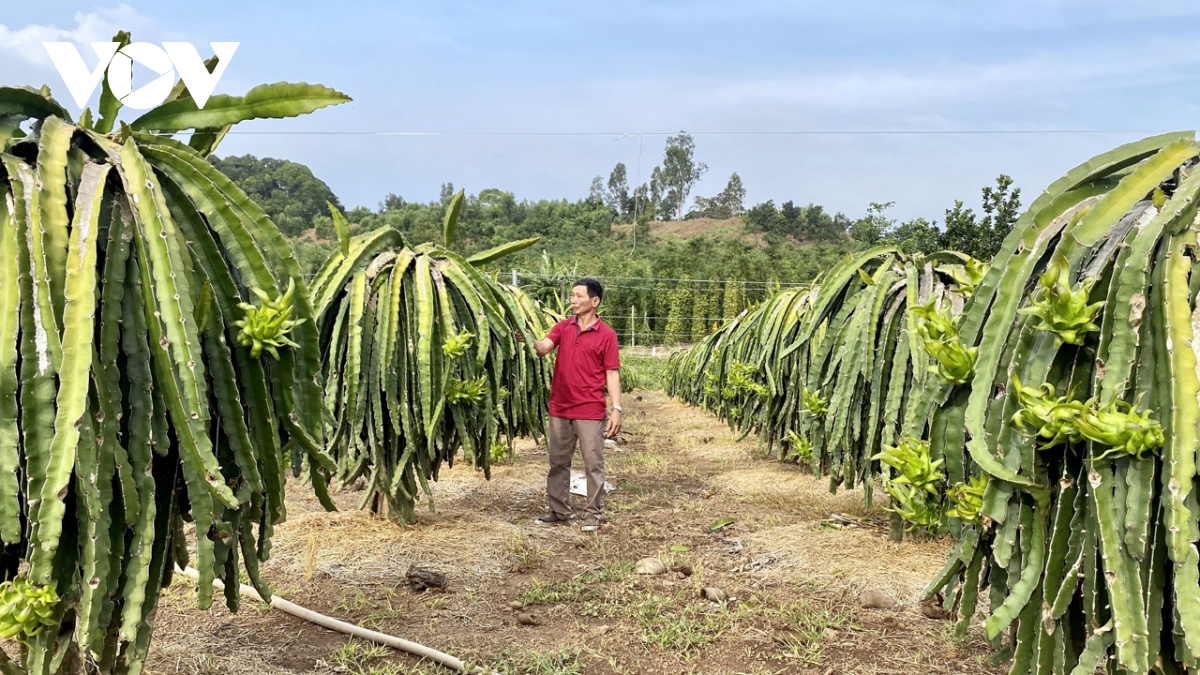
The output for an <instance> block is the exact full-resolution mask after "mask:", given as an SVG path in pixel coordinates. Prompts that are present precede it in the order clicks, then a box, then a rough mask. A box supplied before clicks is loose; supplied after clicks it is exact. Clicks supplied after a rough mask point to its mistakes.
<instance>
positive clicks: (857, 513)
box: [148, 392, 1002, 675]
mask: <svg viewBox="0 0 1200 675" xmlns="http://www.w3.org/2000/svg"><path fill="white" fill-rule="evenodd" d="M627 400H628V404H627V406H626V408H627V413H626V432H624V433H623V434H622V437H621V438H620V439H619V444H618V447H617V449H612V448H610V449H609V452H608V456H607V463H608V474H609V481H610V482H611V483H612V485H613V486H614V487H615V490H614V491H613V492H612V493H611V495H610V496H609V499H608V502H607V505H606V516H607V518H608V521H609V522H608V523H607V524H606V525H605V527H604V528H603V529H601V531H600V532H598V533H595V534H587V533H583V532H581V531H580V530H579V529H578V527H577V526H575V525H570V526H557V527H555V526H539V525H536V524H534V522H533V519H534V518H535V517H536V516H537V515H539V514H540V513H542V512H543V509H544V508H545V504H544V489H545V465H546V453H545V448H544V446H542V447H536V446H534V445H533V444H532V443H530V444H526V445H524V446H521V447H519V448H518V452H517V456H516V458H515V460H514V461H512V462H511V463H505V464H502V465H499V466H497V467H495V469H494V472H493V478H492V480H491V481H490V482H487V481H484V480H483V477H482V475H479V474H476V473H474V472H472V471H471V470H469V469H467V468H464V467H456V468H455V469H453V470H451V471H448V472H446V473H444V474H443V476H442V480H441V481H440V482H439V483H437V484H436V487H435V503H436V507H437V510H436V512H432V513H430V512H427V511H426V512H423V513H422V514H421V516H420V518H419V521H418V522H417V524H416V525H414V526H412V527H407V528H406V527H400V526H398V525H396V524H394V523H392V522H390V521H387V520H383V519H380V518H375V517H373V516H371V515H369V514H368V513H364V512H361V511H357V510H356V507H357V505H358V500H359V499H360V498H361V494H362V493H360V492H354V491H353V489H347V490H344V491H342V492H341V493H339V494H338V495H337V501H338V504H339V506H340V508H342V509H343V510H342V511H340V512H337V513H325V512H324V511H322V510H321V509H320V507H319V506H318V505H317V504H316V502H315V500H313V499H312V498H311V496H310V495H309V494H308V489H307V488H306V487H305V486H304V485H302V484H299V483H294V484H292V485H291V486H290V487H289V500H290V501H289V505H288V510H289V520H288V522H287V523H285V524H284V525H282V526H281V527H280V528H278V530H277V536H276V540H275V541H276V543H275V547H274V549H273V551H274V553H273V557H272V560H271V561H270V562H269V563H268V564H267V566H266V568H265V575H266V577H267V578H268V579H269V581H270V582H271V584H272V586H273V588H274V589H275V591H276V592H277V593H279V594H280V595H281V596H283V597H284V598H287V599H289V600H292V601H293V602H297V603H299V604H301V605H304V606H306V607H309V608H312V609H314V610H317V611H320V612H323V613H326V614H330V615H332V616H336V617H338V618H342V619H345V620H348V621H353V622H355V623H358V624H361V625H364V626H368V627H371V628H374V629H376V630H380V631H383V632H386V633H391V634H393V635H398V636H401V637H404V638H407V639H410V640H415V641H417V642H420V643H423V644H426V645H429V646H431V647H434V648H436V649H440V650H443V651H447V652H450V653H452V654H454V655H456V656H458V657H460V658H463V659H466V660H468V661H470V662H473V663H477V664H482V665H484V666H486V667H487V668H488V669H489V671H494V672H498V673H504V674H515V673H528V674H534V675H571V674H576V673H579V674H582V673H586V674H589V675H591V674H609V673H612V674H626V673H628V674H633V673H725V674H733V673H755V674H758V673H814V674H817V675H829V674H833V673H863V674H868V673H870V674H880V675H881V674H884V673H906V674H907V673H923V674H929V675H933V674H940V673H946V674H950V673H955V674H958V673H962V674H970V675H974V674H976V673H990V672H1002V671H1001V670H999V669H993V668H989V667H988V666H987V658H988V655H989V653H988V651H987V649H986V647H985V646H984V645H983V643H982V641H981V640H980V639H979V637H978V636H977V635H975V636H974V637H972V638H971V639H969V640H967V641H966V642H956V641H954V640H953V639H952V637H951V635H950V630H949V627H950V624H948V623H947V622H945V621H941V620H935V619H929V618H926V617H925V616H924V615H923V614H922V613H921V612H920V611H919V607H918V605H917V604H916V601H917V600H918V597H919V595H920V592H921V589H922V588H923V586H924V584H925V583H926V582H927V581H928V579H929V577H930V576H931V575H932V574H934V573H935V572H936V571H937V569H939V568H940V567H941V565H942V563H943V562H944V559H945V556H946V554H947V552H948V543H947V542H944V541H938V542H924V543H911V542H905V543H900V544H896V543H893V542H890V541H888V540H887V536H886V528H885V527H883V523H884V522H885V520H886V519H885V515H886V514H885V513H884V512H883V511H881V510H879V509H878V508H877V509H875V510H867V509H865V508H864V506H863V501H862V494H861V492H858V491H852V492H842V493H839V494H838V495H836V496H834V495H830V494H829V493H828V491H827V488H826V485H827V483H826V481H824V480H818V479H814V478H812V477H810V476H806V475H804V474H802V473H801V472H800V471H798V470H797V469H796V468H795V467H793V466H790V465H780V464H778V463H776V462H774V461H770V460H767V459H764V458H761V457H759V456H757V454H756V448H755V443H754V441H753V439H748V440H746V441H742V442H737V441H736V440H735V439H734V437H733V436H732V435H731V434H730V433H729V432H728V430H727V429H726V428H725V427H723V426H722V425H721V424H720V423H719V422H717V421H716V420H714V419H713V418H711V417H710V416H708V415H707V414H705V413H703V412H701V411H699V410H696V409H692V408H688V407H686V406H684V405H682V404H680V403H678V402H676V401H672V400H670V399H668V398H667V397H666V396H665V395H663V394H662V393H661V392H637V394H636V395H629V396H627ZM579 506H580V507H581V506H582V499H579ZM832 514H843V515H845V516H849V517H851V519H854V518H861V519H863V521H862V524H859V525H852V526H842V527H839V526H838V525H837V523H836V522H834V523H831V522H829V519H830V516H831V515H832ZM720 519H733V523H732V524H730V525H727V526H725V527H723V528H721V529H719V530H717V531H715V532H714V531H710V526H711V525H713V524H714V523H715V522H716V521H718V520H720ZM643 558H655V559H658V560H659V561H661V562H662V563H664V565H665V566H666V567H667V568H668V569H669V570H672V571H669V572H668V573H666V574H662V575H653V576H650V575H641V574H636V573H635V565H636V564H637V562H638V561H639V560H640V559H643ZM412 565H418V566H422V567H426V568H430V569H433V570H436V571H439V572H442V573H444V574H445V575H446V576H447V577H448V579H449V586H448V590H447V591H446V592H444V593H428V592H425V593H416V592H413V591H411V590H410V589H409V588H408V585H407V582H406V578H405V573H406V572H407V570H408V569H409V567H410V566H412ZM704 588H713V589H718V590H719V591H721V592H723V593H724V594H725V595H726V596H728V600H726V601H725V602H723V603H713V602H710V601H708V600H705V599H703V598H702V597H701V593H702V589H704ZM866 590H877V591H882V592H885V593H887V594H888V595H889V596H891V597H892V598H895V599H896V600H897V601H898V604H897V606H896V607H895V608H894V609H890V610H884V609H865V608H863V607H862V606H861V602H860V594H861V593H862V592H864V591H866ZM718 597H719V596H718ZM194 599H195V598H194V594H193V592H192V590H191V587H190V586H189V585H187V582H185V581H181V582H177V583H176V584H175V585H174V586H172V588H171V589H169V590H168V592H167V595H166V596H165V597H164V600H163V605H162V607H161V609H160V612H159V616H158V621H157V625H158V630H157V635H156V640H155V643H154V648H153V651H152V655H151V661H150V664H149V666H148V668H149V670H150V672H152V673H162V674H165V673H206V674H208V673H211V674H216V673H233V674H242V673H264V674H268V673H269V674H285V673H335V672H336V673H350V674H352V675H395V674H399V673H429V674H432V673H438V672H448V671H444V669H441V668H440V667H438V666H435V665H432V664H428V663H420V662H418V661H417V660H416V659H415V658H412V657H410V656H407V655H404V654H398V653H394V652H392V651H391V650H390V649H386V648H380V647H376V646H372V645H370V644H368V643H364V642H359V641H352V640H349V639H347V638H346V637H345V636H342V635H339V634H335V633H332V632H329V631H326V630H324V629H321V628H318V627H315V626H313V625H311V624H307V623H305V622H302V621H300V620H298V619H294V618H291V617H289V616H286V615H283V614H281V613H278V612H275V611H272V610H268V609H263V608H261V607H259V606H254V605H253V604H252V603H246V605H245V606H244V607H243V610H242V611H241V612H240V613H238V614H230V613H229V612H228V611H226V610H225V609H224V608H223V607H221V608H214V609H212V610H208V611H198V610H196V609H194V608H193V606H194Z"/></svg>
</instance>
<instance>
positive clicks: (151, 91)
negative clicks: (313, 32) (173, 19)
mask: <svg viewBox="0 0 1200 675" xmlns="http://www.w3.org/2000/svg"><path fill="white" fill-rule="evenodd" d="M208 44H209V45H210V46H211V47H212V50H213V53H214V54H216V55H217V59H218V61H217V67H216V69H214V70H213V72H211V73H210V72H208V69H207V68H205V67H204V60H203V59H201V58H200V54H199V53H197V52H196V48H195V47H193V46H192V45H191V43H190V42H164V43H162V47H161V48H160V47H159V46H158V45H155V44H151V43H149V42H132V43H130V44H127V45H125V46H124V47H122V46H121V43H119V42H93V43H92V49H93V50H94V51H95V52H96V57H97V58H98V59H99V62H98V63H97V64H96V67H95V68H94V69H91V70H89V69H88V67H87V65H85V64H84V62H83V57H82V56H80V55H79V50H78V49H76V48H75V45H74V44H73V43H70V42H43V43H42V45H43V46H44V47H45V48H46V52H47V53H49V54H50V60H52V61H54V67H55V68H58V74H59V75H62V79H63V82H65V83H66V84H67V89H68V90H69V91H70V92H71V97H72V98H74V99H75V104H76V105H77V106H79V107H80V108H82V107H84V106H86V105H87V102H88V99H89V98H91V97H92V93H93V92H95V91H96V85H98V84H100V79H101V78H102V77H104V70H105V69H106V68H108V87H109V89H111V90H112V93H113V96H116V97H117V99H119V100H120V101H121V103H122V104H124V105H126V106H128V107H130V108H135V109H137V110H146V109H148V108H153V107H154V106H156V105H158V104H159V103H162V100H163V99H164V98H166V97H167V94H169V93H171V87H173V86H175V71H176V70H178V71H179V77H180V78H182V79H183V83H184V84H185V85H187V88H188V91H189V92H190V93H191V95H192V98H193V99H195V101H196V107H198V108H203V107H204V104H205V103H207V102H208V97H209V96H212V92H213V89H215V88H216V86H217V80H220V79H221V75H222V74H224V73H225V68H226V66H228V65H229V60H230V59H231V58H233V53H234V52H235V51H237V48H238V44H240V43H238V42H210V43H208ZM135 61H136V62H137V63H140V64H142V65H143V66H145V67H147V68H149V69H150V70H152V71H154V72H155V73H157V74H158V75H159V77H158V78H157V79H155V80H154V81H153V82H151V83H149V84H146V85H144V86H142V87H141V88H140V89H138V90H137V91H133V64H134V62H135ZM109 66H112V67H111V68H109Z"/></svg>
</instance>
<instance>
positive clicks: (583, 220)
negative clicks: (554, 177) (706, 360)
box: [213, 132, 1020, 343]
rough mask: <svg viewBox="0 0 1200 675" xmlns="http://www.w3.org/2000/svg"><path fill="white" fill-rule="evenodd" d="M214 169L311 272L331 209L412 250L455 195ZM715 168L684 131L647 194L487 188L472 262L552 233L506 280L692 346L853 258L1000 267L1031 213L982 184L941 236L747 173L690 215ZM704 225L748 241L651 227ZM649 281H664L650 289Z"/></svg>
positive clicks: (624, 182)
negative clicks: (838, 207)
mask: <svg viewBox="0 0 1200 675" xmlns="http://www.w3.org/2000/svg"><path fill="white" fill-rule="evenodd" d="M213 164H214V165H215V166H216V167H217V168H218V169H219V170H221V171H222V172H224V173H225V174H226V175H228V176H229V177H230V178H231V179H232V180H233V181H234V182H235V183H237V184H238V185H239V186H240V187H242V189H243V190H245V191H246V192H247V194H249V195H250V197H251V198H252V199H254V200H255V201H256V202H258V203H259V204H260V205H262V206H263V208H264V209H265V210H266V211H267V213H268V214H269V215H270V216H271V217H272V219H273V220H274V221H275V222H276V223H277V224H278V225H279V227H280V229H281V230H282V231H283V233H284V234H285V235H286V236H288V237H289V239H290V240H291V241H292V244H293V247H294V249H295V250H296V254H297V257H298V258H299V261H300V264H301V266H302V267H303V268H304V269H306V270H307V271H308V272H309V273H312V272H315V271H316V269H317V268H318V267H319V266H320V264H321V262H322V261H323V260H324V259H325V257H326V256H327V255H328V254H329V252H330V251H332V250H333V248H334V246H335V245H336V244H335V239H336V237H335V234H334V231H333V221H332V218H331V217H330V215H329V210H328V207H327V205H326V203H327V202H328V203H331V204H333V205H334V206H335V207H336V208H338V209H339V210H343V211H344V212H345V214H346V217H347V218H348V220H349V221H350V222H351V223H352V228H353V229H354V230H355V231H360V232H365V231H371V230H375V229H377V228H380V227H390V228H393V229H396V230H398V231H400V232H402V233H403V234H404V235H405V236H406V237H407V238H408V240H409V241H411V242H413V243H420V242H424V241H433V242H440V239H441V236H442V220H443V217H444V215H445V209H446V205H447V204H448V203H449V201H450V198H451V197H452V196H453V195H454V194H455V188H454V185H453V184H452V183H449V182H447V183H445V184H443V185H442V188H441V193H440V195H439V198H438V199H437V200H436V201H430V202H416V201H408V200H406V199H404V198H403V197H402V196H400V195H399V194H396V193H389V194H388V195H386V196H385V197H384V199H383V200H382V201H381V202H380V203H379V204H378V206H377V208H375V209H371V208H368V207H364V206H356V207H354V208H351V209H348V210H347V209H345V208H344V207H343V206H342V203H341V201H340V199H339V198H338V197H337V195H336V194H334V192H333V191H332V190H331V189H330V188H329V186H328V185H327V184H326V183H325V182H324V181H322V180H320V179H319V178H317V177H316V176H315V175H313V173H312V171H311V170H310V169H309V168H308V167H307V166H305V165H303V164H299V163H296V162H291V161H288V160H280V159H272V158H257V157H254V156H252V155H243V156H230V157H225V158H215V157H214V158H213ZM707 169H708V168H707V166H706V165H705V164H704V163H703V162H700V161H697V160H696V157H695V142H694V140H693V138H692V137H691V136H690V135H688V134H686V133H682V132H681V133H680V134H679V135H677V136H672V137H671V138H669V139H668V141H667V144H666V148H665V150H664V155H663V159H662V162H661V164H660V165H659V166H656V167H655V168H654V170H653V171H652V172H651V177H650V180H649V181H648V182H647V183H645V184H643V185H640V186H635V187H632V188H631V187H630V185H629V183H628V173H627V170H626V167H625V165H624V164H617V165H616V166H615V167H614V168H613V170H612V171H611V172H610V174H609V177H608V179H607V180H605V179H603V178H602V177H601V176H597V177H596V178H595V179H593V181H592V185H591V189H590V190H589V193H588V195H587V197H585V198H582V199H575V200H570V199H557V200H548V199H542V200H537V201H532V200H519V199H517V197H516V196H515V195H514V194H512V193H511V192H506V191H503V190H499V189H495V188H488V189H484V190H480V191H479V192H478V193H477V194H473V195H468V196H467V198H466V200H465V204H464V207H463V210H462V213H461V215H460V217H459V235H458V237H459V242H461V243H460V245H459V246H460V248H461V249H462V250H464V251H465V252H467V253H470V252H474V251H477V250H483V249H485V248H489V247H491V246H494V245H497V244H499V243H503V242H506V241H512V240H515V239H523V238H527V237H542V241H541V242H539V244H538V246H536V247H534V248H533V249H530V250H527V251H524V252H522V253H520V254H518V255H516V256H513V257H511V258H506V259H505V263H504V264H505V270H504V273H505V274H508V273H510V269H515V270H518V271H519V274H518V278H519V281H520V283H521V285H522V286H523V287H526V288H528V289H529V290H530V291H531V292H533V293H534V294H535V295H537V296H538V297H540V298H541V299H543V300H545V301H547V302H549V303H551V304H552V305H553V303H554V302H556V298H562V297H563V296H564V292H565V289H567V288H569V284H570V283H571V281H573V280H574V279H575V278H577V277H578V276H583V275H591V276H597V277H600V278H601V280H602V281H605V282H606V288H607V290H606V294H605V300H604V308H605V316H606V320H607V321H609V323H610V324H612V325H613V326H614V328H616V329H617V330H618V332H619V334H620V335H621V337H622V341H623V342H626V343H628V342H630V341H631V340H634V339H636V340H637V341H638V342H639V343H643V341H646V342H654V343H672V342H688V341H691V340H695V339H698V338H700V337H703V336H704V335H706V334H708V333H709V332H711V331H712V330H713V328H714V327H715V325H716V324H717V323H719V321H721V320H723V319H724V318H728V317H731V316H734V315H736V314H737V312H740V311H741V309H742V308H744V307H746V306H747V305H749V304H752V303H755V302H758V301H760V300H762V299H763V298H765V297H767V296H768V295H769V294H770V293H771V292H772V291H773V289H774V288H776V287H778V285H780V284H796V283H805V282H808V281H810V280H811V279H812V278H813V277H815V276H816V275H817V274H819V273H820V272H822V271H824V270H825V269H828V268H829V267H830V266H831V265H832V264H833V263H835V262H836V261H837V260H839V259H840V258H841V257H842V256H844V255H846V254H847V253H850V252H853V251H854V250H858V249H863V248H867V247H871V246H877V245H882V244H893V245H897V246H899V247H901V248H902V249H903V250H905V251H907V252H909V253H929V252H932V251H936V250H941V249H946V248H949V249H954V250H958V251H962V252H965V253H968V254H970V255H972V256H975V257H977V258H981V259H990V258H991V256H992V255H993V254H994V253H995V251H996V250H997V249H998V248H999V245H1000V242H1001V241H1002V240H1003V239H1004V236H1005V235H1006V234H1007V233H1008V231H1009V230H1010V229H1011V228H1012V224H1013V222H1015V220H1016V217H1017V215H1018V213H1019V210H1020V190H1019V189H1017V188H1014V187H1013V186H1012V179H1011V178H1009V177H1008V176H1005V175H1001V176H1000V177H998V178H997V179H996V185H995V186H994V187H993V186H989V187H984V188H983V190H982V209H981V210H982V214H981V215H977V214H976V213H975V212H974V211H973V210H972V209H971V208H968V207H966V206H964V204H963V202H962V201H956V202H955V204H954V206H953V207H951V208H949V209H946V211H945V216H944V219H943V226H942V227H940V228H939V227H938V224H937V222H936V221H934V220H928V219H925V218H916V219H913V220H909V221H905V222H897V221H896V220H895V219H892V218H890V217H889V216H888V214H887V212H888V210H889V209H890V208H891V207H892V206H893V204H892V203H891V202H888V203H872V204H871V205H870V207H869V208H868V209H867V212H866V213H865V214H864V215H863V216H861V217H858V218H850V217H848V216H846V215H845V214H842V213H833V214H831V213H829V212H827V211H826V210H825V209H824V207H822V206H821V205H819V204H815V203H809V204H808V205H806V206H799V205H797V203H796V202H794V201H792V200H788V201H786V202H783V204H781V205H780V206H776V205H775V202H774V201H772V200H768V201H765V202H762V203H760V204H757V205H755V206H753V207H751V208H749V209H746V208H745V207H744V201H745V194H746V191H745V187H744V186H743V184H742V181H741V178H740V177H739V176H738V175H737V174H736V173H734V174H733V175H731V176H730V178H729V181H728V182H727V184H726V186H725V189H723V190H722V191H721V192H720V193H718V194H716V195H714V196H712V197H704V196H695V197H694V198H693V202H692V206H691V208H690V209H688V208H685V207H684V205H685V204H686V203H687V200H688V198H689V197H690V196H692V194H693V192H694V191H695V188H696V185H697V183H698V182H699V180H700V178H701V177H702V176H703V175H704V173H705V172H706V171H707ZM694 218H713V219H730V218H739V219H740V223H741V227H742V228H743V229H744V234H745V235H747V236H741V237H738V236H733V237H729V236H725V237H714V236H703V235H700V236H693V237H690V238H686V239H681V238H677V237H655V236H652V234H651V228H650V222H651V220H654V219H658V220H678V219H684V220H686V219H694ZM731 222H734V223H737V222H738V221H731ZM622 223H624V224H626V225H624V226H623V227H616V228H614V225H618V224H622ZM630 223H632V227H629V225H628V224H630ZM648 278H653V279H656V281H640V279H648Z"/></svg>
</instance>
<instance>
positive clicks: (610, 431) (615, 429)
mask: <svg viewBox="0 0 1200 675" xmlns="http://www.w3.org/2000/svg"><path fill="white" fill-rule="evenodd" d="M619 433H621V411H620V410H614V411H612V414H610V415H609V416H608V427H607V428H606V429H605V430H604V437H605V438H616V437H617V434H619Z"/></svg>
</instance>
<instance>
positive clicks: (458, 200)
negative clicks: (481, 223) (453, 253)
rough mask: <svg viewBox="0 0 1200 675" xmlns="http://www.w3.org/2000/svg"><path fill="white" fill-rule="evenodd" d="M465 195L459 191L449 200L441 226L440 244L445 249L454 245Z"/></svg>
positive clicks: (464, 191) (464, 192) (462, 191)
mask: <svg viewBox="0 0 1200 675" xmlns="http://www.w3.org/2000/svg"><path fill="white" fill-rule="evenodd" d="M466 193H467V191H466V190H459V191H458V194H456V195H454V197H453V198H451V199H450V206H449V207H448V208H447V209H446V221H445V222H444V223H443V224H442V240H443V241H442V244H443V245H444V246H446V247H447V248H449V247H450V245H451V244H453V243H454V235H455V233H457V232H458V214H460V213H462V206H463V198H464V197H465V196H466Z"/></svg>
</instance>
